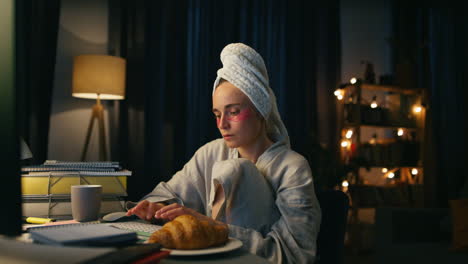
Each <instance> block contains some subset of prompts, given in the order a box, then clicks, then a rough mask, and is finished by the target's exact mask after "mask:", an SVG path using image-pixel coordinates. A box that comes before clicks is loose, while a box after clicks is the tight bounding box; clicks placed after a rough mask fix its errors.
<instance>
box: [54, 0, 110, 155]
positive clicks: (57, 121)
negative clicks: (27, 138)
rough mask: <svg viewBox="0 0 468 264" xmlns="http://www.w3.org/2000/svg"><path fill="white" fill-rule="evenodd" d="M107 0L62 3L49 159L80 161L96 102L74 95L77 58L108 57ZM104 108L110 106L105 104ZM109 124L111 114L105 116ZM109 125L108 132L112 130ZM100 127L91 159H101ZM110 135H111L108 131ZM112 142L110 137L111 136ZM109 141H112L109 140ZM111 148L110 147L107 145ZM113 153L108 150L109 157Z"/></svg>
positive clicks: (91, 145)
mask: <svg viewBox="0 0 468 264" xmlns="http://www.w3.org/2000/svg"><path fill="white" fill-rule="evenodd" d="M107 46H108V9H107V0H80V1H76V0H75V1H74V0H62V2H61V12H60V26H59V33H58V43H57V58H56V66H55V81H54V91H53V98H52V113H51V119H50V129H49V149H48V151H49V152H48V159H58V160H70V161H74V160H79V159H80V157H81V152H82V150H83V146H84V142H85V137H86V131H87V128H88V124H89V119H90V116H91V107H92V106H93V105H94V103H95V101H94V100H89V99H80V98H75V97H72V95H71V89H72V87H71V83H72V82H71V81H72V68H73V56H76V55H81V54H107ZM103 104H104V107H106V106H107V103H106V102H103ZM105 120H106V121H107V120H108V118H107V111H106V114H105ZM108 127H109V126H108V122H106V130H108ZM97 131H98V126H97V123H95V124H94V129H93V134H92V136H91V142H90V146H89V148H88V152H87V160H98V154H99V152H98V140H97V139H98V134H97ZM106 133H107V132H106ZM107 138H108V139H109V136H107ZM108 141H109V140H108ZM107 146H108V148H109V144H107ZM109 153H110V152H109V151H108V154H109Z"/></svg>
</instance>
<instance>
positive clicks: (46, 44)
mask: <svg viewBox="0 0 468 264" xmlns="http://www.w3.org/2000/svg"><path fill="white" fill-rule="evenodd" d="M59 15H60V0H52V1H39V0H32V1H25V0H18V1H16V31H15V33H16V38H17V42H16V61H17V64H16V72H17V78H16V81H17V83H16V87H17V89H16V93H17V98H18V131H19V133H20V136H22V137H23V138H24V139H25V141H26V143H27V144H28V146H29V148H30V149H31V152H32V153H33V159H32V160H27V161H26V162H25V164H27V163H32V164H39V163H42V162H44V161H45V159H46V158H47V148H48V138H49V119H50V109H51V102H52V88H53V83H54V70H55V57H56V51H57V50H56V49H57V35H58V28H59Z"/></svg>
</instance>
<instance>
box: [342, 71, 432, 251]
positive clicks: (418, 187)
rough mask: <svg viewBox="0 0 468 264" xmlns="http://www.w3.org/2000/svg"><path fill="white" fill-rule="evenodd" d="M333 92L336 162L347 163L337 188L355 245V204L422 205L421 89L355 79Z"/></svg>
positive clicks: (358, 230)
mask: <svg viewBox="0 0 468 264" xmlns="http://www.w3.org/2000/svg"><path fill="white" fill-rule="evenodd" d="M335 95H336V96H337V98H338V100H339V107H340V109H341V110H342V111H341V114H342V116H341V117H340V118H339V120H341V121H340V124H339V125H340V129H341V139H340V144H339V146H340V154H341V162H342V164H343V165H344V166H345V168H347V170H346V171H347V175H346V179H345V180H344V181H343V185H342V186H341V188H342V190H343V191H345V192H346V193H347V194H348V195H349V197H350V200H351V210H350V218H349V222H350V223H349V224H350V231H351V232H350V234H349V235H350V238H349V239H351V240H352V243H353V244H354V245H357V247H358V248H359V247H360V246H359V245H360V244H362V243H363V242H362V241H363V233H365V231H364V230H363V229H362V226H363V223H362V222H360V216H359V213H360V212H359V210H360V209H373V208H376V207H379V206H397V207H399V206H403V207H419V206H420V205H421V204H422V201H423V196H422V195H423V191H422V186H423V183H424V177H423V175H424V174H423V155H422V153H423V147H424V120H425V108H424V106H423V105H424V104H423V101H422V100H423V98H424V97H423V96H424V94H423V90H421V89H403V88H401V87H398V86H394V85H377V84H366V83H362V82H361V81H360V80H356V82H355V83H353V84H351V83H348V84H344V85H341V86H340V88H339V89H337V90H336V91H335ZM361 213H362V211H361Z"/></svg>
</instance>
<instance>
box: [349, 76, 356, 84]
mask: <svg viewBox="0 0 468 264" xmlns="http://www.w3.org/2000/svg"><path fill="white" fill-rule="evenodd" d="M349 82H350V83H351V84H355V83H356V82H357V79H356V78H355V77H353V78H351V79H350V80H349Z"/></svg>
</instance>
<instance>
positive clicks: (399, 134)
mask: <svg viewBox="0 0 468 264" xmlns="http://www.w3.org/2000/svg"><path fill="white" fill-rule="evenodd" d="M403 134H404V130H403V128H399V129H398V132H397V135H398V136H399V137H401V136H403Z"/></svg>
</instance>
